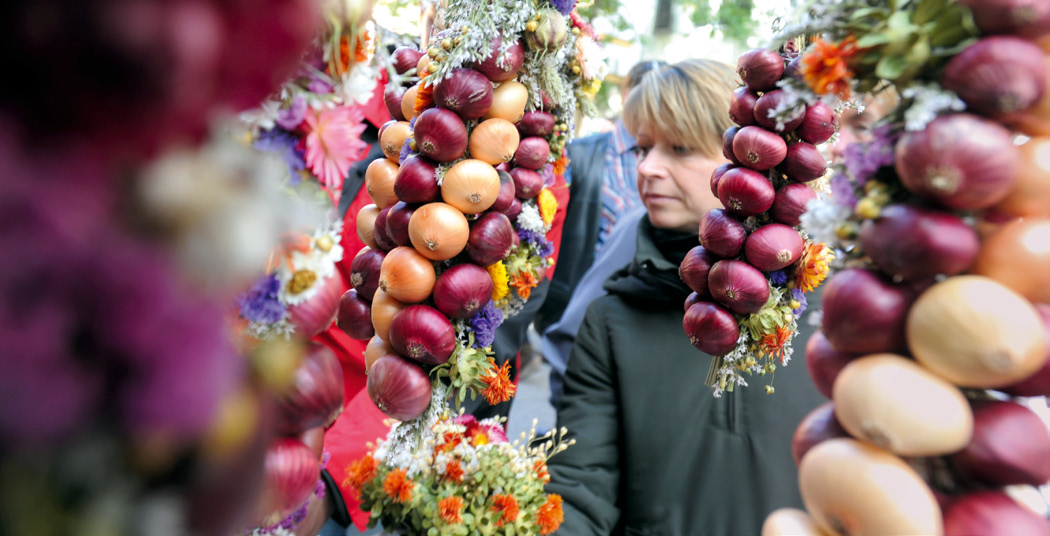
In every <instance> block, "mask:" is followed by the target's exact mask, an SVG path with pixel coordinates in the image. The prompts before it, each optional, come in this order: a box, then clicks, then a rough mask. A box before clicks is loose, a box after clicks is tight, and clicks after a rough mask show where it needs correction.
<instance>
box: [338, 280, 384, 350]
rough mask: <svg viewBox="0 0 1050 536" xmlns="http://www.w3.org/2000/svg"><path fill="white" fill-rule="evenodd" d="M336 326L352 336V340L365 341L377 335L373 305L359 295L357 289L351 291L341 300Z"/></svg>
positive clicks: (344, 294) (345, 293)
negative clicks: (374, 325) (373, 320)
mask: <svg viewBox="0 0 1050 536" xmlns="http://www.w3.org/2000/svg"><path fill="white" fill-rule="evenodd" d="M335 325H337V326H339V329H341V330H343V333H346V334H347V335H349V336H350V338H351V339H356V340H359V341H364V340H368V339H371V338H372V336H373V335H375V334H376V330H375V328H374V327H373V326H372V305H371V304H370V303H368V301H366V300H365V299H364V298H362V297H361V296H360V295H358V293H357V290H356V289H350V290H348V291H346V292H344V293H343V297H342V298H339V312H338V313H337V314H336V317H335Z"/></svg>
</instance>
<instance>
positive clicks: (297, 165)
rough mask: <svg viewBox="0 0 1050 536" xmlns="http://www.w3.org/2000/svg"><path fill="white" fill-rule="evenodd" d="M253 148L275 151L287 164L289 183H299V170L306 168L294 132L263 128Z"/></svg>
mask: <svg viewBox="0 0 1050 536" xmlns="http://www.w3.org/2000/svg"><path fill="white" fill-rule="evenodd" d="M255 148H256V149H259V150H260V151H267V152H271V153H276V154H277V155H278V156H280V157H281V159H282V160H284V164H285V165H286V166H288V173H289V175H291V183H292V184H293V185H296V184H299V181H300V176H299V171H301V170H303V169H305V168H306V161H305V160H304V159H303V153H302V152H301V151H300V149H299V138H298V137H296V136H295V134H292V133H291V132H288V131H285V130H281V129H278V128H274V129H270V130H264V131H262V132H260V133H259V138H258V139H256V140H255Z"/></svg>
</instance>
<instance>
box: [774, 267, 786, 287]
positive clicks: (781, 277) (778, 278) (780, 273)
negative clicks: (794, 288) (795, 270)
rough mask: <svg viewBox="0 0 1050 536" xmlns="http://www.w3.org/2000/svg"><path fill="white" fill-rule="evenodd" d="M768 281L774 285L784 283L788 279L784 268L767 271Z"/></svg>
mask: <svg viewBox="0 0 1050 536" xmlns="http://www.w3.org/2000/svg"><path fill="white" fill-rule="evenodd" d="M769 281H770V282H771V283H773V284H774V285H786V284H787V281H788V276H787V273H785V272H784V270H777V271H775V272H769Z"/></svg>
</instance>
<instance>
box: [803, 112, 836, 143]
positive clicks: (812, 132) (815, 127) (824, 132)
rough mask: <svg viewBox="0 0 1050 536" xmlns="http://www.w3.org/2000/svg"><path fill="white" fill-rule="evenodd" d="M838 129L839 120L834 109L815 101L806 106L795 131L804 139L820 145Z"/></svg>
mask: <svg viewBox="0 0 1050 536" xmlns="http://www.w3.org/2000/svg"><path fill="white" fill-rule="evenodd" d="M838 129H839V122H838V118H836V117H835V111H834V110H832V109H831V108H830V107H829V106H828V105H827V104H824V103H823V102H817V103H816V104H810V105H807V106H806V115H804V116H803V117H802V124H801V125H799V127H798V129H796V133H797V134H798V137H800V138H802V139H803V140H804V141H808V142H809V143H812V144H813V145H820V144H822V143H824V142H826V141H828V140H829V139H831V136H832V134H834V133H835V131H837V130H838Z"/></svg>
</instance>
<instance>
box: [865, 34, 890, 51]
mask: <svg viewBox="0 0 1050 536" xmlns="http://www.w3.org/2000/svg"><path fill="white" fill-rule="evenodd" d="M889 42H890V37H889V36H888V35H886V34H884V33H871V34H868V35H865V36H864V37H861V38H860V39H858V40H857V46H858V47H860V48H871V47H874V46H879V45H885V44H886V43H889Z"/></svg>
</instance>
